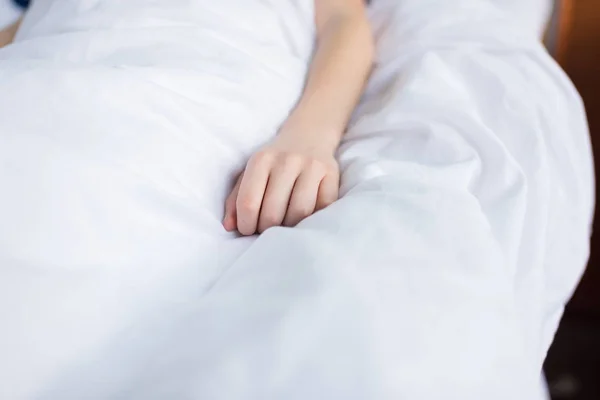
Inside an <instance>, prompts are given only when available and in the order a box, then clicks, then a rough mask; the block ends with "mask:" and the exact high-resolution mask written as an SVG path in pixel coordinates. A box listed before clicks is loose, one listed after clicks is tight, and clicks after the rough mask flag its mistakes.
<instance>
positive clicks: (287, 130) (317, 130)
mask: <svg viewBox="0 0 600 400" xmlns="http://www.w3.org/2000/svg"><path fill="white" fill-rule="evenodd" d="M278 136H279V137H280V138H281V139H283V140H285V141H287V140H290V141H294V142H301V143H302V144H303V145H304V146H305V147H307V148H310V149H313V150H315V151H319V152H324V153H330V154H335V152H336V151H337V149H338V147H339V145H340V141H341V138H342V132H340V131H339V130H335V129H331V128H325V127H324V126H322V125H319V124H311V123H297V122H294V121H291V120H288V121H286V122H285V123H284V124H283V125H282V126H281V128H280V129H279V133H278Z"/></svg>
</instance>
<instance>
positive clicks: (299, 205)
mask: <svg viewBox="0 0 600 400" xmlns="http://www.w3.org/2000/svg"><path fill="white" fill-rule="evenodd" d="M323 177H324V173H323V171H322V170H320V169H318V168H313V169H310V170H308V171H305V172H303V173H302V174H300V176H299V177H298V179H297V180H296V184H295V185H294V189H293V190H292V195H291V198H290V204H289V206H288V209H287V213H286V214H285V219H284V221H283V224H284V225H285V226H296V225H297V224H298V223H299V222H300V221H302V220H303V219H305V218H306V217H308V216H310V215H312V214H313V213H314V212H315V208H316V207H317V195H318V193H319V186H320V184H321V181H322V180H323Z"/></svg>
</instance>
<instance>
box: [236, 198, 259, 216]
mask: <svg viewBox="0 0 600 400" xmlns="http://www.w3.org/2000/svg"><path fill="white" fill-rule="evenodd" d="M237 208H238V209H239V211H240V212H243V213H253V212H256V211H258V208H259V206H258V203H257V202H255V201H253V200H252V199H248V198H243V199H238V201H237Z"/></svg>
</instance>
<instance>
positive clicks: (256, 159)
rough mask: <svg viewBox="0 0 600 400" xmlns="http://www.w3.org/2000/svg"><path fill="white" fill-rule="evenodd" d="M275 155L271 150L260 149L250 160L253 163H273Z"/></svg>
mask: <svg viewBox="0 0 600 400" xmlns="http://www.w3.org/2000/svg"><path fill="white" fill-rule="evenodd" d="M275 157H276V156H275V154H274V153H273V152H272V151H270V150H260V151H258V152H257V153H255V154H254V155H253V156H252V158H251V159H250V162H251V163H253V164H263V163H271V162H272V161H273V160H274V159H275Z"/></svg>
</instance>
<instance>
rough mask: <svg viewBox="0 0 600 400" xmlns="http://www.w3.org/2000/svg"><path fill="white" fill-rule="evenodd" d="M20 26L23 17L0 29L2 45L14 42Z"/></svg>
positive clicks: (0, 43) (0, 44) (0, 42)
mask: <svg viewBox="0 0 600 400" xmlns="http://www.w3.org/2000/svg"><path fill="white" fill-rule="evenodd" d="M20 26H21V19H19V20H18V21H16V22H15V23H14V24H12V25H9V26H7V27H6V28H4V29H3V30H1V31H0V47H4V46H7V45H9V44H11V43H12V42H13V40H14V39H15V35H16V34H17V31H18V30H19V27H20Z"/></svg>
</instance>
